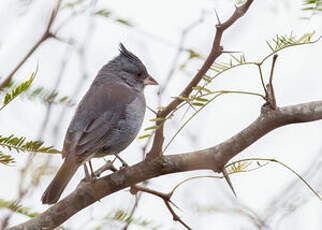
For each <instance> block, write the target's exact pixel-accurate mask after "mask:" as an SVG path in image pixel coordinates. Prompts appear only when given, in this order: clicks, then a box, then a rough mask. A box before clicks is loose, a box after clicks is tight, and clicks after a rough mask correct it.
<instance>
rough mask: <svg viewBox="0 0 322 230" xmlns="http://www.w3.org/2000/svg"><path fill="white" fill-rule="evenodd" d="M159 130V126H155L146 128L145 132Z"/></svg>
mask: <svg viewBox="0 0 322 230" xmlns="http://www.w3.org/2000/svg"><path fill="white" fill-rule="evenodd" d="M157 128H159V126H157V125H153V126H150V127H147V128H145V129H144V131H147V130H151V129H157Z"/></svg>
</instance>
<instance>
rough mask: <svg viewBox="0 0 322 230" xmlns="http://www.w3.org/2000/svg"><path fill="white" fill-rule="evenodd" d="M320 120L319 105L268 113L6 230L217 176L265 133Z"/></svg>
mask: <svg viewBox="0 0 322 230" xmlns="http://www.w3.org/2000/svg"><path fill="white" fill-rule="evenodd" d="M320 119H322V101H315V102H309V103H303V104H298V105H293V106H286V107H281V108H277V109H276V110H273V109H270V110H265V112H262V113H261V115H260V116H259V117H258V118H257V119H256V120H255V121H254V122H253V123H251V124H250V125H249V126H248V127H246V128H245V129H244V130H242V131H241V132H239V133H237V134H236V135H234V136H232V137H231V138H229V139H228V140H226V141H224V142H222V143H220V144H218V145H216V146H213V147H210V148H207V149H203V150H199V151H195V152H190V153H183V154H176V155H167V156H160V157H157V158H154V159H149V160H148V159H147V160H144V161H142V162H139V163H138V164H136V165H133V166H131V167H127V168H123V169H121V170H119V171H117V172H115V173H112V174H110V175H107V176H104V177H102V178H100V179H98V180H97V181H96V182H95V183H94V184H93V183H86V182H82V183H80V184H79V185H78V187H77V188H76V190H75V191H74V192H72V193H71V194H70V195H68V196H67V197H65V198H64V199H62V200H61V201H60V202H58V203H57V204H55V205H53V206H52V207H50V208H49V209H48V210H46V211H45V212H43V213H42V214H40V215H39V216H37V217H35V218H33V219H31V220H29V221H27V222H25V223H23V224H20V225H17V226H15V227H12V228H10V229H9V230H20V229H23V230H33V229H53V228H55V227H57V226H59V225H61V224H62V223H63V222H64V221H66V220H67V219H69V218H70V217H71V216H73V215H74V214H75V213H77V212H79V211H80V210H82V209H84V208H85V207H87V206H89V205H91V204H93V203H94V202H96V201H98V200H100V199H102V198H103V197H105V196H108V195H110V194H112V193H114V192H117V191H120V190H122V189H124V188H127V187H129V186H131V185H134V184H136V183H140V182H142V181H145V180H147V179H151V178H154V177H158V176H160V175H165V174H171V173H177V172H185V171H192V170H201V169H210V170H215V171H216V172H219V171H220V170H221V169H222V167H223V166H224V165H225V164H226V163H227V162H228V161H229V160H230V159H231V158H233V157H234V156H236V155H237V154H238V153H240V152H241V151H243V150H244V149H245V148H247V147H248V146H250V145H251V144H253V143H254V142H256V141H257V140H258V139H260V138H261V137H263V136H264V135H265V134H267V133H268V132H270V131H272V130H274V129H276V128H279V127H282V126H285V125H288V124H294V123H301V122H309V121H315V120H320Z"/></svg>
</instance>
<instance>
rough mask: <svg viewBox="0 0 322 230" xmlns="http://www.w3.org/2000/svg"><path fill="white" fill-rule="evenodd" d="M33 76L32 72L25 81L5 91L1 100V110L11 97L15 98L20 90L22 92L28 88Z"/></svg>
mask: <svg viewBox="0 0 322 230" xmlns="http://www.w3.org/2000/svg"><path fill="white" fill-rule="evenodd" d="M34 77H35V74H34V73H32V74H31V77H30V78H29V79H28V80H27V81H25V82H23V83H21V84H20V85H18V86H17V87H15V88H14V89H12V90H11V92H9V93H6V95H5V97H4V100H3V104H2V107H1V108H0V110H2V109H3V108H4V107H5V106H7V105H8V104H9V103H10V102H11V101H12V100H13V99H15V98H16V97H17V96H19V95H20V94H21V93H22V92H24V91H25V90H26V89H28V87H29V86H30V84H31V83H32V81H33V80H34Z"/></svg>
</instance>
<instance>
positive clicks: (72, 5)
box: [62, 0, 84, 9]
mask: <svg viewBox="0 0 322 230" xmlns="http://www.w3.org/2000/svg"><path fill="white" fill-rule="evenodd" d="M83 2H84V0H75V1H71V2H67V3H66V4H65V5H64V6H63V7H62V9H64V8H72V7H75V6H77V5H79V4H81V3H83Z"/></svg>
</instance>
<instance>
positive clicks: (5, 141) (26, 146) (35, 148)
mask: <svg viewBox="0 0 322 230" xmlns="http://www.w3.org/2000/svg"><path fill="white" fill-rule="evenodd" d="M43 144H44V143H43V142H42V141H26V138H25V137H16V136H14V135H10V136H8V137H5V136H1V135H0V146H1V147H3V148H6V149H9V150H16V151H17V152H20V151H22V152H41V153H60V151H58V150H57V149H54V148H53V146H48V147H46V146H44V145H43Z"/></svg>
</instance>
